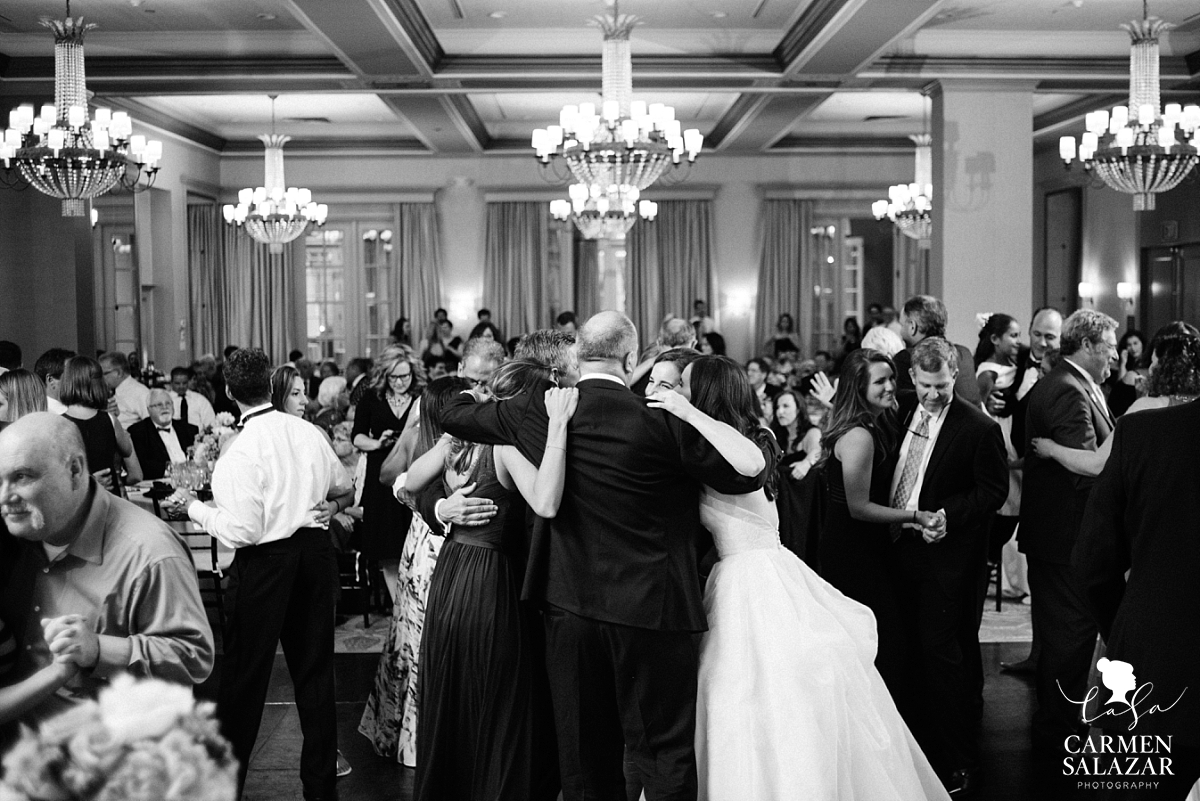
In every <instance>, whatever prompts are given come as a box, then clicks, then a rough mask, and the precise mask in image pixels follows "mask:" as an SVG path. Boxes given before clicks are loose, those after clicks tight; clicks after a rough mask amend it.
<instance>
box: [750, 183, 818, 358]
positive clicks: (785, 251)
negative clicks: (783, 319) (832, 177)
mask: <svg viewBox="0 0 1200 801" xmlns="http://www.w3.org/2000/svg"><path fill="white" fill-rule="evenodd" d="M812 222H813V205H812V201H811V200H765V201H763V205H762V213H761V214H760V215H759V236H760V241H761V242H762V250H761V251H760V254H759V266H758V293H757V298H756V300H755V303H754V312H755V315H754V316H755V320H756V321H757V322H756V328H757V335H758V342H759V343H763V342H766V341H767V339H768V338H769V337H770V336H771V334H773V333H774V331H775V321H776V320H778V319H779V315H781V314H783V313H784V312H787V313H789V314H791V315H792V319H793V320H795V321H796V336H797V337H798V339H799V342H798V343H797V344H799V345H800V352H801V353H807V352H808V351H809V350H810V349H811V346H812V343H813V341H814V330H813V325H814V316H813V315H814V309H813V286H814V285H815V283H816V280H815V277H814V275H813V261H812V253H811V250H812V245H811V236H810V229H811V228H812Z"/></svg>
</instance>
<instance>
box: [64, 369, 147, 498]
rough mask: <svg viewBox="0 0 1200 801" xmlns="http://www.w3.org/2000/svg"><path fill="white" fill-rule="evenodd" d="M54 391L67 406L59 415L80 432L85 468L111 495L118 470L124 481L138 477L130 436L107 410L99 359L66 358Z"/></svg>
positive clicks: (139, 468)
mask: <svg viewBox="0 0 1200 801" xmlns="http://www.w3.org/2000/svg"><path fill="white" fill-rule="evenodd" d="M58 393H59V399H60V400H61V401H62V402H63V404H64V405H66V407H67V411H66V413H65V414H64V415H63V417H65V418H67V419H68V420H70V421H71V422H72V423H74V424H75V425H76V426H78V428H79V433H80V435H82V436H83V447H84V451H85V452H86V454H87V463H88V470H90V471H92V473H100V474H101V476H98V478H103V482H104V486H105V487H107V488H108V490H109V491H110V492H112V493H113V494H114V495H120V494H121V486H122V472H124V474H125V475H124V482H126V483H129V484H136V483H137V482H139V481H141V480H142V466H141V464H140V463H139V462H138V458H137V454H136V453H134V452H133V440H131V439H130V438H129V434H127V433H125V429H124V428H123V427H122V426H121V424H120V423H119V422H117V418H116V417H114V416H113V415H111V414H109V412H108V385H107V384H105V383H104V370H103V368H101V367H100V362H98V361H96V360H95V359H93V358H91V357H90V356H73V357H72V358H70V359H67V361H66V364H65V365H64V366H63V374H62V379H61V380H60V383H59V390H58ZM104 471H108V472H107V473H105V472H104Z"/></svg>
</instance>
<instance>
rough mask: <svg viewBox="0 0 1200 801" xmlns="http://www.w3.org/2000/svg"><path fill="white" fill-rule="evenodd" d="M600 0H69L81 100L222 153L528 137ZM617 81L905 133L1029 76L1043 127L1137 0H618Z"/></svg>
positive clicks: (32, 28)
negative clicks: (285, 139) (80, 62)
mask: <svg viewBox="0 0 1200 801" xmlns="http://www.w3.org/2000/svg"><path fill="white" fill-rule="evenodd" d="M609 2H611V0H75V2H73V3H72V6H71V13H72V15H74V16H80V15H82V16H83V17H84V18H85V20H86V21H88V22H95V23H97V24H98V25H99V26H100V27H99V28H98V29H97V30H95V31H93V32H91V33H90V34H88V37H87V70H88V84H89V88H90V89H91V90H92V91H94V92H95V94H96V96H97V98H96V99H97V102H98V103H100V102H103V103H104V104H107V105H113V106H118V107H122V108H126V109H128V110H130V111H131V112H133V113H134V114H135V115H136V117H137V118H138V119H141V120H144V121H146V122H149V123H151V124H154V125H157V126H159V127H162V128H166V129H168V130H172V131H174V132H176V133H178V134H181V135H183V136H186V137H189V138H191V139H193V140H195V141H197V142H199V143H201V144H203V145H206V146H208V147H211V148H214V149H216V150H219V151H221V152H226V153H236V152H250V151H254V152H258V151H259V150H260V148H261V145H259V143H258V142H257V140H256V139H255V137H256V135H257V134H259V133H263V132H266V131H268V130H269V129H270V125H271V104H270V101H269V100H268V99H267V95H269V94H277V95H279V99H278V102H277V105H276V117H277V122H276V126H277V129H278V131H279V132H281V133H287V134H290V135H292V136H293V137H294V138H295V140H296V141H295V142H294V143H293V144H291V145H289V149H292V150H296V149H314V150H320V149H331V148H334V149H344V148H363V147H369V148H372V149H376V150H384V151H394V152H411V153H438V154H480V153H492V152H528V145H529V134H530V132H531V131H532V130H533V129H534V128H537V127H544V126H545V125H548V124H551V123H553V122H555V121H556V120H557V115H558V109H559V108H561V107H562V105H564V104H566V103H577V102H580V101H584V100H598V99H599V91H600V42H601V37H600V33H599V31H598V30H597V29H596V28H595V26H594V25H592V24H590V23H589V20H590V19H591V18H592V17H594V16H596V15H598V14H602V13H605V12H606V10H607V9H608V8H609ZM620 11H621V13H629V14H635V15H637V16H638V17H639V18H641V20H642V23H643V24H642V25H640V26H639V27H638V28H636V29H635V31H634V34H633V37H632V50H633V53H634V88H635V96H636V97H637V98H640V99H646V100H648V101H655V102H665V103H669V104H671V105H674V106H675V108H676V111H677V116H678V117H679V118H680V119H682V120H683V121H684V122H685V124H686V126H687V127H693V126H694V127H698V128H700V130H701V131H702V132H703V133H704V134H705V136H706V147H707V148H714V149H717V150H722V151H727V152H735V153H747V152H749V153H761V152H797V151H805V150H828V149H841V150H851V151H853V150H855V149H869V150H879V149H884V150H890V149H907V148H910V147H911V143H910V142H909V141H908V138H907V137H908V135H910V134H914V133H919V132H920V131H922V130H923V128H924V126H925V124H926V123H925V119H926V118H927V116H928V100H926V99H925V98H924V97H922V94H921V92H922V90H925V89H927V88H929V87H930V86H931V85H932V84H934V83H935V82H936V81H939V80H948V79H973V80H986V81H1020V82H1023V84H1024V85H1028V86H1031V87H1033V91H1034V92H1035V97H1034V121H1033V128H1034V132H1035V136H1036V137H1038V138H1041V139H1051V138H1053V137H1054V136H1057V134H1058V133H1059V132H1060V131H1062V130H1065V129H1070V128H1072V127H1076V126H1077V125H1078V121H1079V119H1080V118H1081V116H1082V114H1083V113H1084V112H1086V111H1088V110H1090V109H1091V108H1093V107H1095V106H1097V105H1101V104H1105V103H1115V102H1118V101H1119V100H1120V99H1121V98H1122V95H1123V94H1124V93H1125V92H1127V89H1128V51H1129V39H1128V35H1127V34H1126V33H1125V32H1124V31H1122V30H1120V29H1119V27H1118V26H1119V25H1120V23H1122V22H1127V21H1129V20H1130V19H1133V18H1135V17H1139V16H1140V15H1141V3H1140V2H1137V0H623V1H622V2H620ZM63 12H64V7H63V4H62V3H60V2H48V1H47V0H5V2H4V4H3V5H2V6H0V111H2V110H3V109H4V108H6V107H7V106H9V105H12V104H15V103H16V102H18V101H21V100H25V99H38V100H41V99H45V98H48V97H50V96H52V95H53V72H54V69H53V59H52V46H53V45H52V39H51V37H50V35H49V33H48V32H47V31H45V30H44V29H42V28H41V27H40V26H39V25H38V19H39V18H40V17H43V16H52V17H61V16H62V14H63ZM1150 12H1151V13H1152V14H1154V15H1156V16H1159V17H1162V18H1163V19H1165V20H1168V21H1170V22H1172V23H1174V24H1175V26H1176V27H1175V28H1174V29H1173V30H1172V31H1171V32H1170V33H1168V34H1167V35H1166V36H1165V37H1164V39H1163V42H1162V54H1163V59H1162V76H1163V81H1162V82H1163V86H1164V89H1165V92H1166V94H1168V95H1169V96H1172V97H1175V98H1178V99H1180V100H1182V101H1184V102H1196V101H1197V100H1200V6H1198V5H1197V3H1196V0H1151V3H1150Z"/></svg>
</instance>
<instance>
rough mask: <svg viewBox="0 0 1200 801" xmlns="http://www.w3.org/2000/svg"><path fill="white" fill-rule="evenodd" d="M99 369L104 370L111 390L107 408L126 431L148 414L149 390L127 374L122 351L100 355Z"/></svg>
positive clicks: (126, 361) (127, 370)
mask: <svg viewBox="0 0 1200 801" xmlns="http://www.w3.org/2000/svg"><path fill="white" fill-rule="evenodd" d="M100 369H102V370H103V371H104V382H105V383H106V384H108V388H109V389H111V390H112V391H113V397H112V399H111V400H110V401H109V403H108V407H109V408H108V410H109V411H110V412H112V413H113V414H115V415H116V416H117V420H119V421H120V423H121V425H122V426H123V427H124V428H125V430H126V431H128V430H129V427H130V426H131V425H133V424H134V423H136V422H137V421H138V420H144V419H146V418H147V417H149V416H150V413H149V412H148V411H147V410H146V404H147V403H149V401H150V390H149V389H148V388H147V387H146V385H145V384H142V383H140V382H138V381H136V380H135V379H134V378H133V376H131V375H130V374H129V359H127V358H126V357H125V354H124V353H118V352H117V351H110V352H109V353H105V354H103V355H101V356H100ZM114 406H115V407H116V408H113V407H114Z"/></svg>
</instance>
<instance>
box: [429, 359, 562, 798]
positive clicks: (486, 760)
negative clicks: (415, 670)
mask: <svg viewBox="0 0 1200 801" xmlns="http://www.w3.org/2000/svg"><path fill="white" fill-rule="evenodd" d="M539 371H540V372H539ZM548 376H549V371H548V370H545V369H544V368H541V367H540V366H539V365H537V364H536V363H533V362H528V361H525V360H517V361H513V362H508V363H506V364H504V365H502V366H501V367H500V368H499V369H498V370H497V371H496V372H495V374H493V376H492V379H491V391H492V395H493V397H495V398H497V399H505V398H507V397H512V396H513V395H516V394H518V393H519V392H520V391H522V390H524V389H526V388H527V387H529V386H530V384H531V383H532V381H531V379H532V378H536V377H542V378H545V377H548ZM577 398H578V396H577V393H576V391H575V390H574V389H551V390H548V391H547V392H546V410H547V412H548V414H549V418H550V420H549V430H548V433H547V437H546V448H545V454H544V456H543V459H542V464H541V466H540V468H534V466H533V465H532V464H530V463H529V462H528V461H527V460H526V459H525V458H524V457H523V456H521V454H520V453H519V452H518V451H517V450H516V449H515V448H513V447H511V446H496V447H492V446H490V445H474V444H471V443H465V442H462V441H460V440H453V439H451V438H450V437H449V436H448V435H446V436H443V437H442V439H441V440H440V441H439V443H438V445H437V446H435V447H434V448H432V449H431V450H430V451H429V452H428V453H426V454H425V455H424V456H423V457H421V459H419V460H417V462H416V463H414V464H413V465H412V467H410V468H409V471H408V477H407V479H406V485H405V486H406V489H408V490H409V491H410V492H411V491H417V490H419V489H420V488H422V487H423V486H425V485H426V484H428V483H429V482H430V481H432V480H436V479H438V478H440V479H442V480H443V481H444V483H445V487H446V490H447V492H454V491H455V490H457V489H459V488H460V487H462V486H464V485H466V484H474V485H475V489H474V491H473V492H472V493H471V494H472V497H475V498H489V499H491V500H493V501H494V502H495V504H496V506H497V508H498V511H497V514H496V516H495V517H493V518H492V519H491V520H490V521H488V523H486V524H485V525H482V526H478V527H472V528H463V527H455V528H452V529H451V531H450V533H449V535H448V536H447V539H446V543H445V544H444V545H443V546H442V551H441V553H440V554H439V556H438V563H437V568H436V569H435V570H434V573H433V579H432V581H431V583H430V586H429V598H428V600H427V603H426V612H425V626H424V631H423V633H422V638H421V658H420V676H421V683H420V704H419V712H418V718H417V772H416V781H415V785H414V788H413V798H414V799H416V800H417V801H477V800H478V799H489V801H527V800H528V799H529V798H531V797H532V794H533V793H532V788H533V787H534V786H535V784H537V783H538V782H539V780H540V778H541V772H540V768H539V762H538V760H539V758H541V759H542V760H543V761H544V759H545V755H543V754H538V753H534V747H533V744H534V741H535V737H537V734H536V733H535V731H534V706H533V698H534V692H535V688H534V675H535V672H534V665H533V649H532V647H531V644H530V634H531V632H530V631H529V624H528V622H527V618H526V616H525V614H524V612H523V610H522V608H521V607H520V603H519V601H520V592H521V581H520V578H519V575H520V573H519V569H520V566H519V565H515V564H513V563H512V562H511V561H510V559H509V557H508V555H507V553H508V552H511V551H512V550H515V549H517V548H518V547H519V546H517V545H516V543H513V542H511V541H509V540H510V538H512V537H514V535H515V536H518V537H520V536H523V533H524V516H523V515H521V516H520V518H519V519H514V521H513V524H510V525H507V526H506V522H508V521H507V518H508V517H509V515H510V509H511V507H512V506H513V505H514V497H513V494H514V493H515V492H519V493H520V495H521V496H524V497H525V499H526V500H527V502H528V503H529V506H530V508H531V509H532V511H533V512H534V513H535V514H537V515H538V516H540V517H547V518H549V517H554V515H555V514H557V512H558V504H559V502H560V501H561V500H562V487H563V478H564V471H565V466H564V462H565V457H566V453H565V448H566V439H567V422H568V421H569V420H570V418H571V415H572V414H573V413H574V411H575V405H576V403H577ZM514 514H515V512H514Z"/></svg>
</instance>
